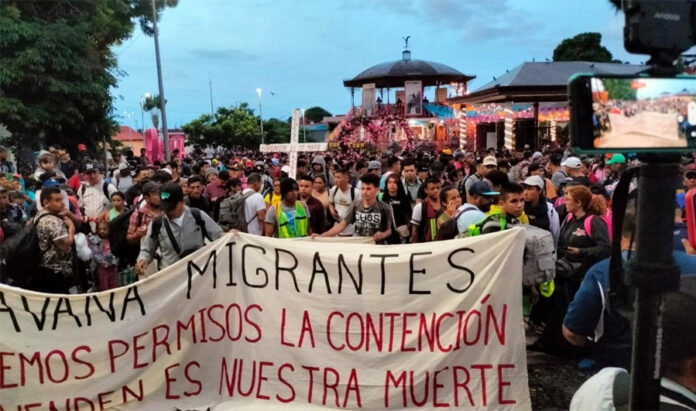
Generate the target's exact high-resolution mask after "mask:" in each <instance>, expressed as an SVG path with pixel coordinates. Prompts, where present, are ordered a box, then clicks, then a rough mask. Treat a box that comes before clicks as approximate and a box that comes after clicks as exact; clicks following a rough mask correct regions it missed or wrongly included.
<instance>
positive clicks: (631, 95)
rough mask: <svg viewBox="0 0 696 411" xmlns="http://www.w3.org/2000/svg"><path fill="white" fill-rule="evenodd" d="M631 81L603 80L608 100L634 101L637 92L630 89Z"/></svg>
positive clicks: (618, 79)
mask: <svg viewBox="0 0 696 411" xmlns="http://www.w3.org/2000/svg"><path fill="white" fill-rule="evenodd" d="M631 81H632V80H631V79H620V78H607V79H604V88H606V90H607V93H608V94H609V100H636V99H637V96H638V92H637V91H636V90H635V89H633V88H631Z"/></svg>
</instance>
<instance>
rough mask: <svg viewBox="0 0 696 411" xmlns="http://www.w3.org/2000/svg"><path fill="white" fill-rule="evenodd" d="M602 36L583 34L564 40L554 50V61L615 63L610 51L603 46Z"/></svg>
mask: <svg viewBox="0 0 696 411" xmlns="http://www.w3.org/2000/svg"><path fill="white" fill-rule="evenodd" d="M601 42H602V35H601V34H599V33H581V34H578V35H577V36H575V37H573V38H570V39H565V40H563V41H562V42H561V43H560V44H559V45H558V46H556V48H555V49H554V50H553V61H596V62H600V63H611V62H612V61H613V59H612V55H611V53H610V52H609V50H608V49H607V48H606V47H604V46H602V45H601Z"/></svg>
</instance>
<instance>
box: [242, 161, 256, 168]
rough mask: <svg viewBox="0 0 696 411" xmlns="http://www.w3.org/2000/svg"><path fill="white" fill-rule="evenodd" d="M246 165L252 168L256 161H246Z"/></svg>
mask: <svg viewBox="0 0 696 411" xmlns="http://www.w3.org/2000/svg"><path fill="white" fill-rule="evenodd" d="M244 167H246V168H252V167H254V162H253V161H251V160H247V161H246V162H244Z"/></svg>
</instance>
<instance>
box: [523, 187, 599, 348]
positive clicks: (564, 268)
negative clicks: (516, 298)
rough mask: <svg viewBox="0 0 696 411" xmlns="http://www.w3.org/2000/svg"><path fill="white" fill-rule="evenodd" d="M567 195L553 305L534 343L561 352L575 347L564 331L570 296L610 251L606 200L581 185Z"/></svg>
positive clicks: (539, 346) (566, 191)
mask: <svg viewBox="0 0 696 411" xmlns="http://www.w3.org/2000/svg"><path fill="white" fill-rule="evenodd" d="M564 196H565V201H566V203H565V206H566V209H567V211H568V215H569V217H567V218H566V219H565V220H564V221H563V224H562V225H561V231H560V235H559V238H558V254H557V255H558V258H557V260H556V278H555V280H554V281H555V283H556V284H555V288H556V291H555V292H554V293H553V295H552V296H551V300H552V304H553V309H551V310H549V311H550V312H549V317H548V320H547V323H546V327H545V328H544V331H543V332H542V334H541V337H540V339H539V341H537V342H536V343H535V344H534V346H533V349H535V350H538V351H544V352H548V353H556V354H560V355H564V354H568V353H570V352H571V351H572V350H571V347H570V345H569V344H568V343H567V342H566V341H565V339H564V338H563V334H562V332H561V328H562V324H563V317H564V315H565V312H566V310H567V309H568V305H569V304H570V301H571V299H572V298H573V296H574V295H575V292H576V291H577V290H578V288H579V287H580V283H581V282H582V280H583V278H584V277H585V273H586V272H587V271H588V270H589V268H590V267H592V266H593V265H594V264H596V263H598V262H600V261H601V260H603V259H605V258H608V257H609V256H610V255H611V241H610V239H609V230H608V227H607V224H606V223H605V222H604V220H603V219H602V218H600V216H602V215H604V214H605V213H606V208H605V207H606V206H604V208H603V205H604V203H602V202H599V201H597V199H593V198H592V192H591V191H590V189H589V188H587V187H584V186H580V185H574V186H570V187H566V190H565V193H564ZM588 219H589V220H590V222H589V223H587V222H586V221H587V220H588Z"/></svg>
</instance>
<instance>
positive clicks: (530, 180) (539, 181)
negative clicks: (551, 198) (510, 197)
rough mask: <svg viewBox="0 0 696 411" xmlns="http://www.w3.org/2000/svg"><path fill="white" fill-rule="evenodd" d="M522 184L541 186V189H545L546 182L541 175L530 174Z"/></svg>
mask: <svg viewBox="0 0 696 411" xmlns="http://www.w3.org/2000/svg"><path fill="white" fill-rule="evenodd" d="M522 185H525V186H534V187H539V188H540V189H542V190H543V189H544V185H545V184H544V179H543V178H541V177H540V176H529V177H527V179H526V180H524V182H523V183H522Z"/></svg>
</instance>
